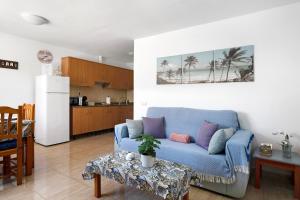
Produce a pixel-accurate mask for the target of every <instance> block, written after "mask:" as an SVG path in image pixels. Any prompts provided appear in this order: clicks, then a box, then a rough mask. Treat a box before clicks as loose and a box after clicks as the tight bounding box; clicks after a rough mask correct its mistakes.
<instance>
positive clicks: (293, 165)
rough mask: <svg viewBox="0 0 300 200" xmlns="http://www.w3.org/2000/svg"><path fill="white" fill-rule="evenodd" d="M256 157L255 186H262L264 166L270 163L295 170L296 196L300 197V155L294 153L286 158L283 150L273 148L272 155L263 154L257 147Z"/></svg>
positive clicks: (273, 165) (277, 166)
mask: <svg viewBox="0 0 300 200" xmlns="http://www.w3.org/2000/svg"><path fill="white" fill-rule="evenodd" d="M254 158H255V187H256V188H260V178H261V173H262V170H261V169H262V166H263V165H269V166H271V167H276V168H280V169H284V170H289V171H292V172H293V175H294V197H295V198H298V199H300V155H299V154H297V153H292V158H284V157H283V156H282V151H280V150H273V153H272V156H270V157H267V156H262V155H260V154H259V149H258V148H257V149H256V150H255V153H254Z"/></svg>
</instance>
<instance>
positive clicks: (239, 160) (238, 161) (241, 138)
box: [225, 130, 254, 174]
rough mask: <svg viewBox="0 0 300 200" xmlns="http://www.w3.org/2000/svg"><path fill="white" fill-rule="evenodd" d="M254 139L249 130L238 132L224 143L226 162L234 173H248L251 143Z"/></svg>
mask: <svg viewBox="0 0 300 200" xmlns="http://www.w3.org/2000/svg"><path fill="white" fill-rule="evenodd" d="M253 138H254V135H253V133H251V131H249V130H238V131H237V132H235V134H234V135H233V136H232V137H231V138H230V139H229V140H228V141H227V142H226V148H225V153H226V160H227V162H228V164H229V165H230V167H232V168H234V170H235V171H236V172H243V173H247V174H248V173H249V161H250V151H251V143H252V140H253Z"/></svg>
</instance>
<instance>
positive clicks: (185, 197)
mask: <svg viewBox="0 0 300 200" xmlns="http://www.w3.org/2000/svg"><path fill="white" fill-rule="evenodd" d="M189 196H190V193H189V191H188V192H187V193H186V194H185V195H184V196H183V198H182V200H189Z"/></svg>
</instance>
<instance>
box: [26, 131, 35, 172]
mask: <svg viewBox="0 0 300 200" xmlns="http://www.w3.org/2000/svg"><path fill="white" fill-rule="evenodd" d="M33 145H34V143H33V137H32V136H28V137H27V138H26V162H25V163H26V176H30V175H31V174H32V163H33V162H32V159H33V158H32V155H33Z"/></svg>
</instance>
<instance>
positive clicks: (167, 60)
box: [157, 45, 254, 84]
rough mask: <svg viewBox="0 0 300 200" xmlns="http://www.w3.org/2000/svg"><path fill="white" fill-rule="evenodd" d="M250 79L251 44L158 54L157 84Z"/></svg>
mask: <svg viewBox="0 0 300 200" xmlns="http://www.w3.org/2000/svg"><path fill="white" fill-rule="evenodd" d="M251 81H254V46H253V45H249V46H242V47H233V48H228V49H219V50H214V51H205V52H200V53H192V54H185V55H181V56H170V57H161V58H158V59H157V84H189V83H190V84H192V83H221V82H251Z"/></svg>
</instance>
